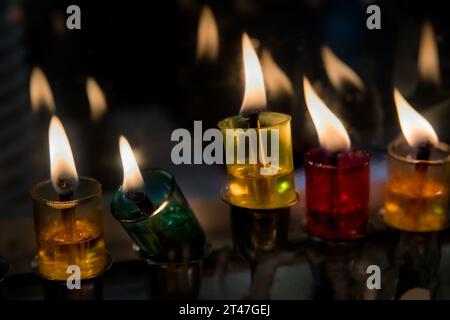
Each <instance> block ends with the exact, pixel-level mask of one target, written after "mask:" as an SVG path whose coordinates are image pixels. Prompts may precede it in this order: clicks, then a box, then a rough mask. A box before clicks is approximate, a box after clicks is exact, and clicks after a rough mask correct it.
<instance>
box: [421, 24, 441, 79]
mask: <svg viewBox="0 0 450 320" xmlns="http://www.w3.org/2000/svg"><path fill="white" fill-rule="evenodd" d="M418 69H419V75H420V78H421V79H422V80H425V81H428V82H430V83H433V84H434V85H436V86H438V85H440V84H441V74H440V67H439V51H438V47H437V43H436V36H435V34H434V29H433V25H432V24H431V23H429V22H425V23H424V24H423V25H422V32H421V35H420V48H419V60H418Z"/></svg>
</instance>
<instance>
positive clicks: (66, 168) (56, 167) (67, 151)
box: [48, 116, 78, 240]
mask: <svg viewBox="0 0 450 320" xmlns="http://www.w3.org/2000/svg"><path fill="white" fill-rule="evenodd" d="M48 137H49V151H50V171H51V172H50V175H51V181H52V185H53V187H54V188H55V190H56V192H57V193H58V195H59V200H60V201H70V200H72V199H73V196H74V192H75V190H76V189H77V187H78V174H77V169H76V167H75V161H74V159H73V154H72V149H71V148H70V144H69V139H68V138H67V134H66V131H65V130H64V127H63V125H62V123H61V121H60V120H59V118H58V117H57V116H53V117H52V119H51V121H50V127H49V131H48ZM74 210H75V209H74V207H69V208H66V209H62V210H61V214H62V218H63V220H64V225H65V228H66V235H67V237H68V238H69V240H72V239H73V235H74V232H75V212H74Z"/></svg>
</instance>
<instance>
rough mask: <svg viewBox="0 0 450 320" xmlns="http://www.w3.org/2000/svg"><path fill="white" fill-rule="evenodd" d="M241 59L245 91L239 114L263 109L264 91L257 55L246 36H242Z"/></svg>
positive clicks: (264, 103)
mask: <svg viewBox="0 0 450 320" xmlns="http://www.w3.org/2000/svg"><path fill="white" fill-rule="evenodd" d="M242 57H243V60H244V74H245V89H244V100H243V101H242V107H241V112H247V111H254V110H258V109H262V108H265V106H266V89H265V87H264V78H263V73H262V69H261V65H260V64H259V60H258V55H257V54H256V51H255V49H254V48H253V45H252V42H251V40H250V38H249V37H248V35H247V34H246V33H244V34H243V35H242Z"/></svg>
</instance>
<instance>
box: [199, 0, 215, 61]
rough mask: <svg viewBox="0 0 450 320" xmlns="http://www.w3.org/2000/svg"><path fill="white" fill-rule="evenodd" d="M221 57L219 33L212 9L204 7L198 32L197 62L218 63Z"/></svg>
mask: <svg viewBox="0 0 450 320" xmlns="http://www.w3.org/2000/svg"><path fill="white" fill-rule="evenodd" d="M218 56H219V31H218V28H217V23H216V19H215V18H214V14H213V12H212V10H211V8H210V7H208V6H204V7H203V9H202V12H201V14H200V21H199V24H198V31H197V54H196V57H197V61H200V60H207V61H209V62H216V61H217V57H218Z"/></svg>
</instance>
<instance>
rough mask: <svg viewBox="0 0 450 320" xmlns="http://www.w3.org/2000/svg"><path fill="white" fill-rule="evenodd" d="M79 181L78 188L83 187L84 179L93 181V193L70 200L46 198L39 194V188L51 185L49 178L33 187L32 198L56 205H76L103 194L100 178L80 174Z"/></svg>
mask: <svg viewBox="0 0 450 320" xmlns="http://www.w3.org/2000/svg"><path fill="white" fill-rule="evenodd" d="M78 181H79V183H78V188H80V187H81V183H82V181H89V182H92V183H93V184H94V185H95V190H94V191H93V192H92V193H90V194H89V195H87V196H83V197H80V198H74V199H72V200H68V201H60V200H54V199H46V198H45V197H43V196H41V195H40V194H39V190H40V189H41V188H42V187H44V186H47V185H49V184H51V183H52V182H51V180H50V179H47V180H44V181H41V182H38V183H37V184H35V185H34V186H33V187H32V188H31V191H30V194H31V198H32V199H33V200H34V201H39V202H45V203H51V204H54V205H62V204H72V205H74V204H77V203H80V202H85V201H88V200H90V199H93V198H95V197H97V196H100V195H101V191H102V184H101V183H100V182H99V181H98V180H96V179H93V178H90V177H85V176H80V177H79V178H78ZM55 193H56V191H55Z"/></svg>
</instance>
